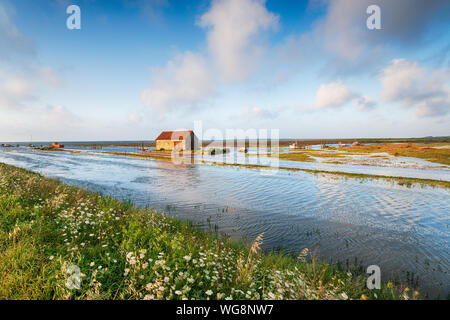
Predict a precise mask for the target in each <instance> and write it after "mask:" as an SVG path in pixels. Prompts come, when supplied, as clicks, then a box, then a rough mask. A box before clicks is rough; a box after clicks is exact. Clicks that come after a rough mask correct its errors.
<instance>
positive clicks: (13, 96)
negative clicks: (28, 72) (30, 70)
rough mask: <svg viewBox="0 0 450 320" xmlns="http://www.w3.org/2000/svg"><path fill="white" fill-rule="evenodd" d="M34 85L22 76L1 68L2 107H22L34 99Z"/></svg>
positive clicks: (0, 96) (0, 105) (0, 93)
mask: <svg viewBox="0 0 450 320" xmlns="http://www.w3.org/2000/svg"><path fill="white" fill-rule="evenodd" d="M32 89H33V86H32V85H31V84H30V83H29V82H28V81H26V80H25V79H23V78H22V77H20V76H17V75H13V74H8V73H5V72H2V71H1V70H0V109H13V108H22V107H23V106H24V103H25V102H26V101H28V100H32V99H34V96H33V94H32Z"/></svg>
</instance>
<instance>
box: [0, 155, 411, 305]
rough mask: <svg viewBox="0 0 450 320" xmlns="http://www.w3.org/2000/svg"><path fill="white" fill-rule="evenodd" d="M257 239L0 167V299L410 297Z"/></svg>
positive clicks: (2, 165) (355, 274)
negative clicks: (243, 240)
mask: <svg viewBox="0 0 450 320" xmlns="http://www.w3.org/2000/svg"><path fill="white" fill-rule="evenodd" d="M263 241H264V235H260V236H259V237H258V238H257V239H256V240H255V241H254V242H253V244H252V245H251V246H244V245H242V244H240V243H236V242H232V241H231V240H229V239H226V238H218V237H217V236H215V235H213V234H208V233H205V232H202V231H199V230H198V229H197V228H195V227H193V226H192V225H191V224H189V223H188V222H182V221H179V220H176V219H173V218H170V217H168V216H166V215H164V214H161V213H157V212H155V211H152V210H147V209H139V208H137V207H135V206H133V205H132V204H130V203H124V202H119V201H116V200H113V199H111V198H105V197H101V196H99V195H98V194H95V193H91V192H88V191H85V190H83V189H80V188H76V187H70V186H67V185H64V184H62V183H60V182H58V181H56V180H52V179H48V178H45V177H42V176H40V175H38V174H35V173H31V172H29V171H25V170H22V169H18V168H15V167H11V166H8V165H4V164H0V299H347V298H350V299H374V298H378V299H396V298H407V297H418V294H417V293H412V292H411V291H409V290H407V289H406V288H405V290H402V289H401V288H400V286H395V285H393V284H392V283H388V284H383V285H382V288H381V289H380V290H368V289H366V286H365V279H364V278H363V277H361V276H357V273H356V271H355V272H353V273H352V272H348V271H344V270H342V269H341V268H340V267H339V266H338V265H328V264H325V263H322V262H319V261H317V260H316V259H314V258H312V257H311V256H310V255H309V254H308V253H307V251H306V250H305V251H303V253H302V254H300V255H299V256H298V257H293V256H282V255H279V254H271V253H269V254H264V253H261V250H260V245H261V243H262V242H263ZM77 268H79V269H77ZM78 270H79V273H78ZM77 274H80V279H81V282H80V283H78V282H77V278H76V275H77ZM67 285H69V287H71V289H70V288H69V287H68V286H67Z"/></svg>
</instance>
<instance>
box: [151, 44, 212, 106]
mask: <svg viewBox="0 0 450 320" xmlns="http://www.w3.org/2000/svg"><path fill="white" fill-rule="evenodd" d="M152 80H153V81H152V86H151V87H150V88H148V89H146V90H145V91H144V92H143V93H142V101H143V103H144V104H145V105H146V106H148V107H150V108H152V109H155V110H157V111H159V112H161V113H163V112H166V111H171V110H174V109H175V108H181V107H192V106H195V105H196V104H198V103H199V102H201V101H202V100H203V99H204V98H205V97H208V96H209V95H211V94H212V92H213V78H212V74H211V72H210V69H209V68H208V65H207V62H206V60H205V59H204V58H203V57H202V56H201V55H199V54H195V53H192V52H186V53H184V54H180V55H178V56H177V57H175V59H173V60H171V61H169V62H168V63H167V66H166V67H165V68H163V69H158V70H155V72H154V76H153V79H152Z"/></svg>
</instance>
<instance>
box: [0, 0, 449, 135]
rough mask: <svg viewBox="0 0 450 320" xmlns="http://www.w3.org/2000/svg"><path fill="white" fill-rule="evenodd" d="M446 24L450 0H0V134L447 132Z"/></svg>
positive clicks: (447, 27) (447, 51) (367, 133)
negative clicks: (69, 23) (72, 15)
mask: <svg viewBox="0 0 450 320" xmlns="http://www.w3.org/2000/svg"><path fill="white" fill-rule="evenodd" d="M70 4H76V5H78V6H79V7H80V9H81V30H69V29H67V27H66V19H67V18H68V16H69V15H68V14H67V13H66V8H67V6H69V5H70ZM372 4H377V5H378V6H379V7H380V8H381V30H369V29H368V28H367V26H366V20H367V18H368V16H369V14H367V13H366V9H367V7H368V6H369V5H372ZM449 30H450V2H449V1H446V0H442V1H441V0H433V1H427V0H395V1H393V0H333V1H327V0H311V1H300V0H299V1H292V0H267V1H264V0H213V1H209V0H200V1H181V0H180V1H175V0H147V1H144V0H130V1H125V0H110V1H100V0H98V1H95V0H85V1H76V0H72V1H69V0H57V1H43V0H42V1H32V0H14V1H12V0H0V141H29V140H30V139H31V138H32V139H33V140H34V141H38V140H60V141H64V140H65V141H71V140H72V141H74V140H151V139H154V138H155V137H156V135H157V134H158V133H159V132H160V131H161V130H164V129H183V128H186V129H191V128H193V127H194V121H196V120H202V121H203V128H204V129H208V128H217V129H220V130H225V129H227V128H239V129H250V128H255V129H260V128H265V129H280V136H281V137H282V138H289V137H296V138H345V137H420V136H430V135H433V136H439V135H450V32H449Z"/></svg>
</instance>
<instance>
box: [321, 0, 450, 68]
mask: <svg viewBox="0 0 450 320" xmlns="http://www.w3.org/2000/svg"><path fill="white" fill-rule="evenodd" d="M315 2H316V3H317V2H318V3H325V4H326V5H327V14H326V16H325V17H324V18H323V19H322V20H320V21H319V23H318V24H317V27H316V29H315V32H316V37H317V38H318V39H321V40H322V41H323V45H324V47H325V48H326V49H327V50H329V51H330V52H332V53H334V54H336V55H337V56H339V57H340V58H342V59H344V60H347V61H354V60H355V59H357V58H359V56H360V55H361V53H362V52H363V51H364V50H365V49H367V48H368V47H372V48H374V47H376V46H378V45H383V46H384V45H386V44H387V43H390V44H401V45H417V44H421V42H422V41H423V40H424V39H425V38H426V36H427V33H426V31H427V30H428V27H429V26H430V24H431V23H433V22H436V21H438V20H437V19H435V17H436V16H437V15H441V19H442V20H441V21H446V19H447V22H446V24H447V25H448V19H449V18H450V13H449V12H450V10H449V9H450V4H449V2H448V1H446V0H434V1H428V0H395V1H392V0H332V1H331V0H326V1H323V0H316V1H315ZM369 5H378V6H379V7H380V8H381V30H376V31H372V30H368V29H367V27H366V19H367V17H368V14H366V9H367V7H368V6H369ZM444 29H445V27H444Z"/></svg>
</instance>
